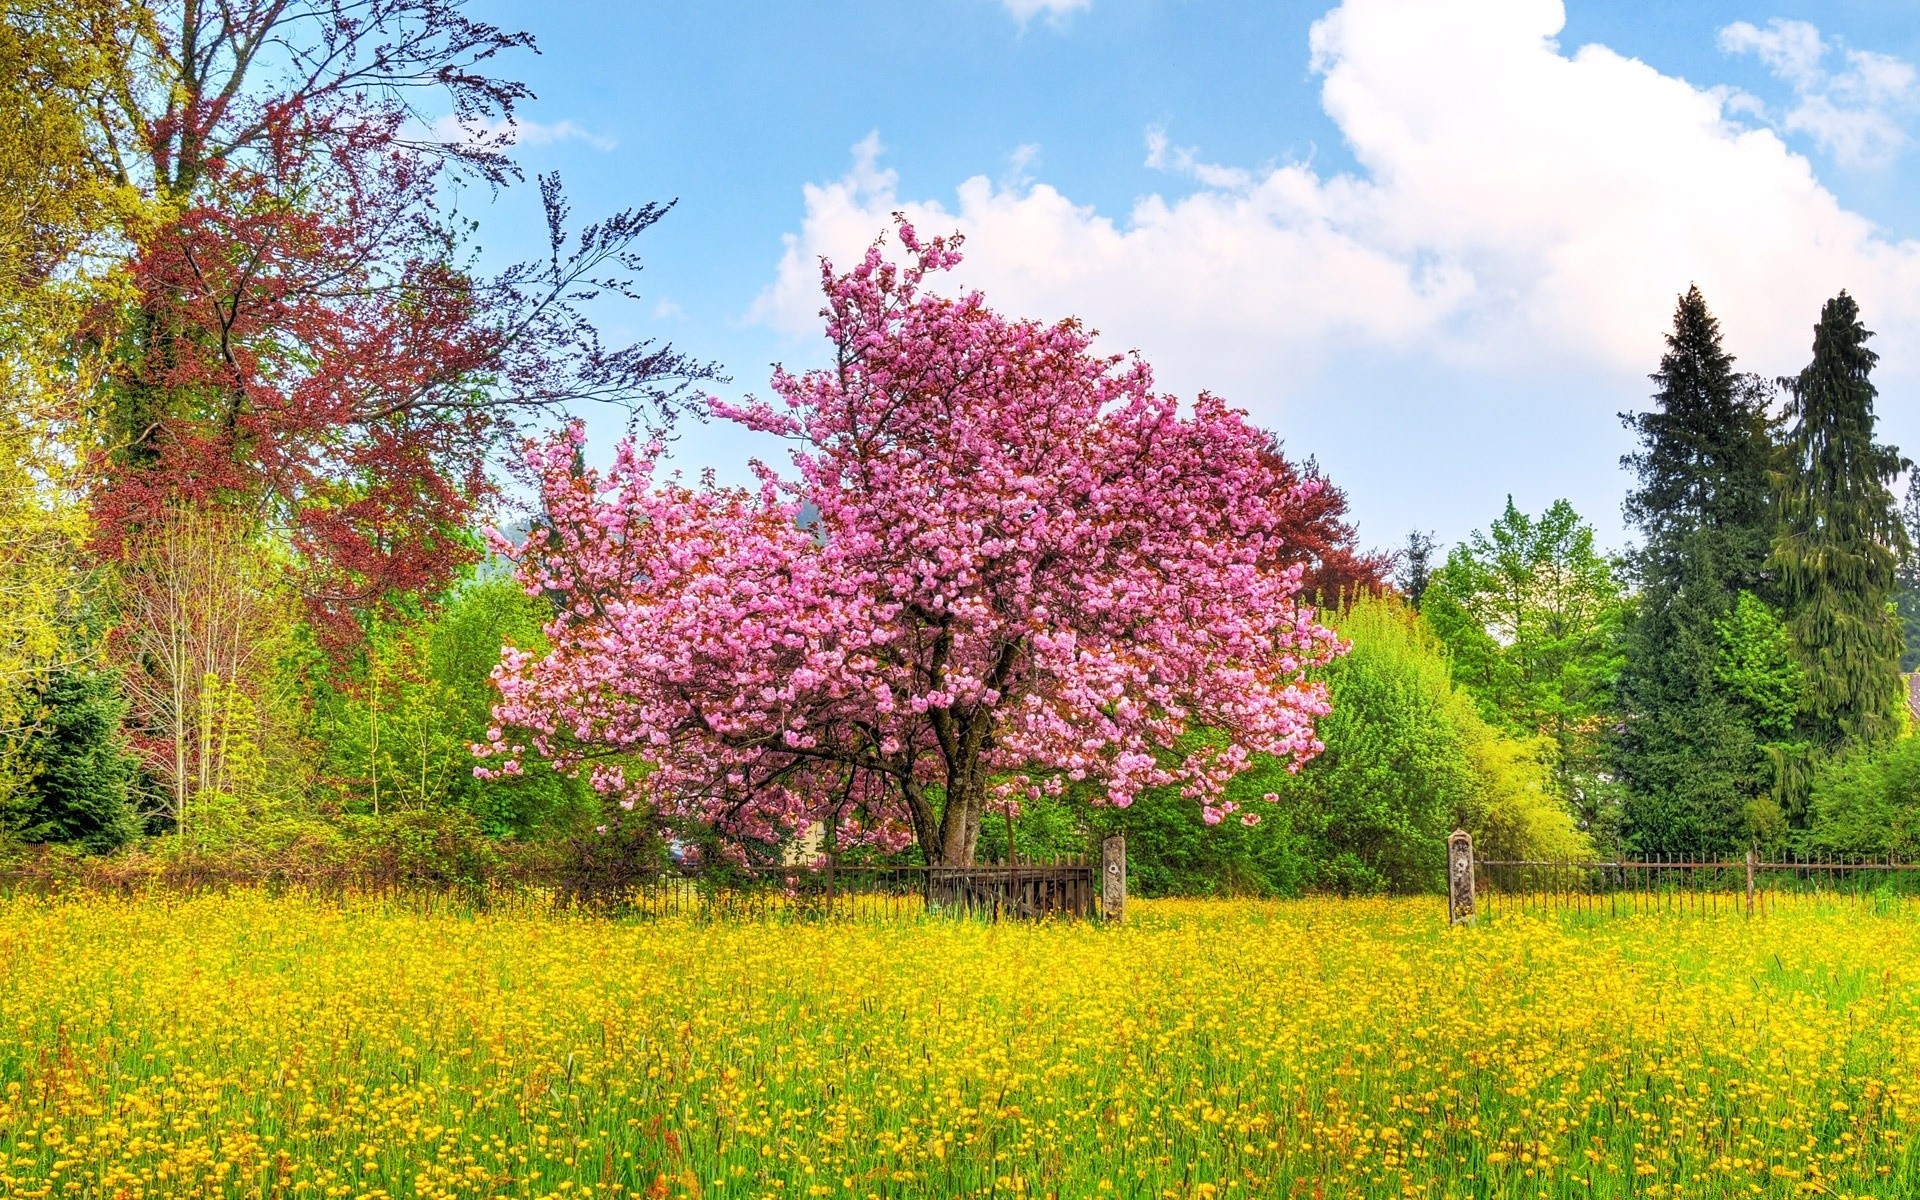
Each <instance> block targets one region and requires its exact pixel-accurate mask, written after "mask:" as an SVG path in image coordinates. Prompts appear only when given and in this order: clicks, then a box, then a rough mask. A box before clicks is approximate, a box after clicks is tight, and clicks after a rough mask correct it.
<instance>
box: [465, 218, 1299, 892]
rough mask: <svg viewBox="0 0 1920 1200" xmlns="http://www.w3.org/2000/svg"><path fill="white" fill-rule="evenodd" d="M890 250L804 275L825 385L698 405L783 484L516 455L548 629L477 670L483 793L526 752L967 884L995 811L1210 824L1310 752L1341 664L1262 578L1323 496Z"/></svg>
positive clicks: (928, 250) (646, 450)
mask: <svg viewBox="0 0 1920 1200" xmlns="http://www.w3.org/2000/svg"><path fill="white" fill-rule="evenodd" d="M899 236H900V240H901V242H902V243H903V245H904V246H905V248H906V250H907V252H908V255H909V257H908V261H907V262H906V264H905V265H904V266H902V265H897V264H895V263H893V262H891V261H888V260H887V259H886V258H885V257H884V256H883V255H882V253H881V250H880V247H879V246H877V245H876V246H875V247H874V248H873V249H872V250H871V251H870V252H869V253H868V254H867V256H866V258H865V260H864V261H863V262H862V263H861V264H860V265H859V266H858V267H857V268H855V269H854V270H853V271H851V272H850V273H848V274H845V275H840V276H836V275H834V274H833V272H832V270H831V268H830V267H827V266H826V265H825V264H823V278H824V280H825V285H826V293H827V308H826V310H825V315H826V317H827V336H828V338H829V339H830V340H831V342H832V344H833V348H834V359H833V365H832V366H831V367H830V368H828V369H825V370H820V371H812V372H808V373H806V374H803V375H789V374H786V373H784V372H780V373H776V375H775V377H774V381H773V386H774V390H775V391H776V392H777V393H778V394H779V396H780V398H781V399H782V400H783V401H784V403H783V404H782V405H781V406H779V407H778V408H776V407H774V406H770V405H765V404H754V405H749V406H747V407H744V408H731V407H727V406H724V405H718V404H716V408H717V409H718V411H719V412H720V414H721V415H723V416H726V417H730V418H732V419H734V420H737V421H739V422H741V423H743V424H745V425H748V426H750V427H752V428H754V429H757V430H762V431H767V432H771V433H774V434H777V435H779V436H782V437H785V438H789V439H791V440H792V441H793V442H794V443H795V446H796V449H795V451H794V454H793V464H794V467H795V470H796V476H795V477H794V478H791V479H781V478H778V477H776V476H775V474H774V473H773V472H772V471H771V470H770V469H768V468H765V467H761V468H760V474H761V478H762V484H761V486H760V487H759V488H758V489H757V490H727V489H719V488H714V487H711V486H702V487H697V488H693V487H687V486H684V485H682V484H680V483H679V482H676V481H668V482H661V481H659V480H657V479H656V478H655V458H656V452H657V447H653V448H650V447H643V446H635V445H633V444H631V443H627V444H623V445H622V446H621V447H620V449H619V451H618V453H617V455H616V458H615V462H614V464H613V466H612V468H611V469H610V470H609V471H608V472H606V473H605V474H604V475H603V474H601V473H598V472H594V471H587V470H583V469H581V468H580V467H579V465H578V461H577V455H578V450H579V446H580V440H581V435H580V433H579V431H578V428H577V427H576V428H575V429H574V430H573V432H572V433H571V435H570V436H567V437H562V438H560V439H557V440H555V441H553V442H550V443H547V444H545V445H543V446H540V447H537V448H536V449H535V450H534V451H533V453H532V463H533V465H534V467H535V468H536V470H537V474H538V476H539V480H540V485H541V494H542V499H543V501H544V504H545V509H546V519H545V520H544V521H543V522H542V523H541V525H540V526H539V527H538V528H536V529H535V531H534V532H533V534H532V536H531V537H529V538H528V539H527V540H526V542H525V543H524V544H523V545H522V546H520V547H519V548H517V549H515V550H514V551H513V553H515V555H516V556H517V558H518V560H519V564H518V565H519V571H520V578H521V580H522V581H523V582H524V583H525V585H526V586H527V587H528V588H529V589H530V590H533V591H536V592H540V593H544V594H547V595H550V596H552V597H554V598H555V599H556V601H557V604H558V612H559V615H558V616H557V617H556V619H555V620H554V622H553V623H552V625H551V626H550V628H549V630H548V633H549V635H550V638H551V643H552V650H551V651H550V652H549V653H547V654H545V655H543V656H538V657H536V656H534V655H532V654H529V653H526V652H515V651H509V653H508V654H507V656H506V659H505V661H504V662H503V664H502V667H501V668H500V670H499V671H498V672H497V673H496V678H497V679H498V681H499V685H500V689H501V693H502V696H501V702H500V704H499V706H498V707H497V709H496V715H497V719H498V723H499V725H500V728H499V729H498V730H496V731H494V733H493V735H492V737H491V742H490V744H489V745H487V746H485V747H482V748H481V750H482V752H483V753H484V754H487V755H490V756H492V757H493V758H494V759H495V762H494V763H493V764H492V765H487V766H483V768H482V770H483V771H496V770H497V771H503V772H508V773H511V772H514V771H516V770H518V769H519V766H520V761H521V759H522V757H523V756H524V755H525V754H527V753H530V752H531V753H537V754H541V755H545V756H549V757H551V758H553V759H554V760H556V761H557V762H558V763H559V764H560V765H562V766H563V767H567V768H574V769H581V768H586V769H589V770H590V771H591V773H592V778H593V780H594V782H595V784H596V785H597V786H599V787H600V788H601V789H602V790H604V791H606V792H609V793H613V794H617V795H619V796H620V797H621V798H622V799H623V801H624V802H625V803H627V804H629V805H633V804H639V803H645V804H647V805H649V806H652V807H653V808H654V809H655V810H656V811H660V812H664V813H667V814H671V815H676V816H680V817H689V818H694V819H697V820H699V821H701V822H704V823H707V824H709V825H711V826H713V827H715V828H717V829H718V830H719V831H720V832H721V833H722V834H724V835H726V836H728V837H730V838H732V839H735V845H745V844H747V843H752V842H761V843H767V842H774V841H777V840H779V839H781V838H782V837H784V836H787V835H790V834H792V833H794V832H796V831H798V830H801V829H804V828H805V827H807V826H809V825H811V824H812V823H814V822H823V823H825V824H826V825H827V826H828V827H829V828H830V829H832V830H833V831H834V836H835V838H836V839H837V840H838V841H839V842H840V843H841V844H845V843H846V842H848V841H850V840H856V839H859V840H865V841H869V842H875V843H879V844H882V845H887V846H894V847H897V846H901V845H904V844H906V843H908V842H910V841H911V842H917V843H918V844H919V846H920V848H921V849H922V851H923V852H924V854H925V856H926V858H927V860H928V861H929V862H931V863H936V864H952V865H962V864H967V863H970V862H972V861H973V857H974V850H975V846H976V843H977V839H978V836H979V831H980V826H981V820H982V817H983V815H984V814H985V812H986V811H987V809H988V807H989V804H990V803H992V802H993V801H995V800H996V799H997V800H999V801H1001V802H1004V803H1018V802H1019V800H1020V799H1021V798H1022V797H1031V796H1037V795H1039V794H1041V793H1044V792H1059V791H1061V790H1063V789H1064V787H1065V785H1066V784H1067V783H1068V782H1069V781H1080V780H1089V781H1093V782H1095V783H1097V784H1103V785H1104V788H1103V789H1101V790H1100V791H1099V794H1100V796H1101V798H1102V800H1103V801H1104V802H1105V803H1111V804H1115V805H1125V804H1128V803H1130V802H1131V801H1132V800H1133V798H1134V797H1135V796H1136V795H1137V794H1138V793H1139V792H1140V790H1141V789H1142V788H1146V787H1155V786H1163V785H1176V786H1178V787H1180V788H1182V789H1183V790H1184V791H1185V792H1186V793H1187V794H1188V795H1189V796H1191V797H1192V798H1193V799H1194V800H1195V801H1196V802H1198V803H1199V804H1201V805H1202V806H1203V811H1204V814H1205V816H1206V818H1207V819H1208V820H1209V821H1218V820H1220V819H1221V818H1222V817H1224V816H1225V815H1227V814H1229V813H1231V812H1232V811H1234V807H1235V806H1234V804H1233V803H1232V802H1231V801H1228V800H1225V799H1224V798H1223V791H1224V787H1225V784H1226V782H1227V780H1228V779H1229V778H1231V777H1232V776H1233V775H1235V774H1236V773H1238V772H1239V771H1240V770H1242V769H1243V768H1244V767H1245V766H1246V765H1247V763H1248V761H1249V758H1250V756H1252V755H1254V754H1256V753H1264V754H1271V755H1275V756H1278V757H1279V758H1281V759H1283V760H1286V761H1288V762H1290V763H1293V764H1299V763H1301V762H1303V761H1305V760H1306V759H1307V758H1309V757H1310V756H1311V755H1313V754H1314V753H1315V752H1316V751H1317V750H1318V749H1319V743H1318V742H1317V741H1316V740H1315V737H1314V726H1313V721H1314V717H1315V716H1316V715H1317V714H1319V713H1322V712H1324V711H1326V699H1325V693H1324V691H1323V689H1322V687H1321V686H1320V685H1319V684H1316V683H1311V682H1307V681H1306V680H1305V678H1304V673H1305V672H1306V671H1307V669H1308V668H1310V667H1312V666H1313V665H1315V664H1318V663H1322V662H1325V661H1326V660H1327V659H1328V657H1329V656H1330V655H1331V654H1332V653H1333V652H1334V650H1335V648H1336V647H1335V642H1334V639H1333V637H1332V635H1331V634H1330V633H1329V632H1328V631H1327V630H1326V629H1324V628H1322V627H1321V626H1319V625H1318V624H1316V623H1315V622H1314V620H1313V614H1312V612H1311V610H1309V609H1306V608H1304V607H1302V606H1301V605H1300V604H1299V603H1298V602H1297V600H1296V595H1297V593H1298V591H1299V584H1300V575H1301V568H1300V567H1299V566H1297V565H1296V566H1291V567H1281V566H1278V565H1277V563H1276V561H1275V560H1276V555H1277V553H1278V551H1279V549H1280V547H1279V544H1278V542H1279V534H1278V531H1279V530H1280V529H1281V528H1282V527H1283V526H1284V524H1285V523H1286V521H1287V520H1288V518H1289V515H1290V514H1291V513H1292V512H1293V511H1294V509H1295V508H1296V506H1298V505H1300V504H1302V503H1304V502H1306V501H1308V500H1310V499H1311V498H1312V496H1313V495H1315V494H1316V493H1317V492H1318V490H1319V484H1318V483H1316V482H1313V481H1299V480H1295V481H1292V482H1291V483H1289V482H1287V481H1285V480H1283V479H1282V478H1281V477H1280V475H1279V474H1277V473H1276V470H1275V468H1274V465H1273V463H1272V462H1271V460H1270V458H1269V457H1268V456H1267V454H1266V451H1267V448H1268V441H1267V439H1266V437H1265V435H1263V434H1262V433H1261V431H1259V430H1258V429H1255V428H1254V427H1252V426H1250V425H1249V424H1248V423H1247V422H1246V421H1245V420H1244V419H1243V418H1242V416H1241V414H1239V413H1238V412H1235V411H1234V410H1231V409H1229V408H1227V407H1226V406H1225V405H1224V404H1222V403H1221V402H1220V401H1218V400H1216V399H1214V398H1213V397H1210V396H1205V395H1202V396H1201V397H1200V398H1199V399H1198V400H1197V401H1195V402H1194V403H1193V405H1192V407H1191V412H1190V413H1186V414H1183V413H1182V411H1181V406H1180V404H1179V403H1178V402H1177V401H1176V400H1175V399H1174V398H1173V397H1170V396H1166V395H1160V394H1156V393H1155V392H1154V391H1153V389H1152V380H1151V376H1150V373H1149V371H1148V369H1147V367H1146V365H1145V364H1144V363H1141V362H1139V361H1138V360H1127V359H1120V358H1103V357H1099V356H1096V355H1094V354H1093V353H1091V352H1090V350H1089V335H1088V334H1087V333H1086V332H1085V331H1084V330H1083V329H1082V328H1081V327H1080V326H1079V325H1078V324H1077V323H1076V322H1073V321H1064V322H1061V323H1059V324H1056V325H1050V326H1049V325H1041V324H1038V323H1034V322H1022V321H1011V320H1008V319H1006V318H1004V317H1002V316H1000V315H999V314H997V313H995V312H994V311H992V310H991V309H989V308H988V307H987V306H986V303H985V301H984V299H983V298H982V297H981V296H980V295H979V294H978V293H970V294H967V295H963V296H960V297H958V298H942V297H939V296H936V295H933V294H930V293H928V292H925V291H923V290H922V287H921V285H922V281H923V279H924V277H925V276H926V275H927V274H928V273H929V272H932V271H937V270H941V269H944V268H946V267H948V266H950V265H951V264H952V263H953V262H955V261H956V260H957V257H958V255H957V252H956V248H955V247H954V246H953V245H950V244H949V243H947V242H946V241H944V240H940V239H936V240H933V241H930V242H922V241H921V240H920V239H919V238H918V237H917V236H916V235H915V233H914V231H913V229H912V228H911V227H910V226H908V225H906V224H905V223H904V222H902V223H901V225H900V228H899ZM1202 726H1204V727H1206V728H1208V729H1210V730H1213V731H1216V732H1217V734H1218V735H1220V736H1218V737H1216V738H1213V739H1209V740H1208V743H1207V745H1205V746H1204V747H1202V748H1200V749H1198V750H1196V751H1194V752H1192V753H1189V754H1186V755H1184V756H1174V755H1169V754H1166V753H1164V751H1165V750H1166V749H1167V748H1168V747H1171V746H1173V745H1174V743H1175V741H1176V740H1177V739H1179V738H1180V736H1181V735H1182V734H1183V733H1185V732H1186V731H1187V730H1189V729H1193V728H1196V727H1202ZM636 759H638V760H644V761H645V762H646V763H647V764H648V765H649V768H650V769H648V770H646V771H644V772H641V771H632V772H629V771H626V770H623V769H622V766H623V763H625V762H631V761H633V760H636ZM1242 819H1243V820H1249V821H1250V820H1254V819H1257V815H1256V814H1253V813H1247V814H1244V815H1243V818H1242Z"/></svg>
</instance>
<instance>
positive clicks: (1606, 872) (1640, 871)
mask: <svg viewBox="0 0 1920 1200" xmlns="http://www.w3.org/2000/svg"><path fill="white" fill-rule="evenodd" d="M1473 891H1474V897H1475V902H1474V907H1475V909H1476V910H1477V911H1479V912H1490V913H1497V912H1501V911H1503V910H1522V911H1525V910H1536V911H1578V912H1594V913H1611V914H1620V913H1641V912H1680V913H1689V912H1692V913H1709V914H1710V913H1721V912H1727V913H1744V914H1746V915H1749V916H1751V915H1755V914H1760V913H1764V912H1765V911H1766V910H1767V909H1768V907H1770V906H1771V905H1774V904H1777V903H1781V902H1782V901H1787V900H1792V901H1799V900H1804V899H1809V898H1815V899H1827V900H1835V901H1841V902H1846V903H1853V904H1858V905H1861V906H1869V905H1871V906H1885V905H1889V904H1900V903H1905V902H1909V901H1916V900H1920V863H1909V862H1898V861H1895V860H1892V859H1884V860H1882V859H1870V858H1851V857H1844V856H1823V855H1815V854H1808V855H1800V854H1781V855H1777V856H1771V857H1765V858H1763V857H1762V856H1760V855H1759V854H1757V853H1755V854H1749V855H1747V856H1746V857H1743V858H1691V857H1684V856H1654V857H1650V858H1643V859H1616V860H1613V861H1599V860H1575V859H1565V860H1499V859H1480V858H1475V859H1474V860H1473Z"/></svg>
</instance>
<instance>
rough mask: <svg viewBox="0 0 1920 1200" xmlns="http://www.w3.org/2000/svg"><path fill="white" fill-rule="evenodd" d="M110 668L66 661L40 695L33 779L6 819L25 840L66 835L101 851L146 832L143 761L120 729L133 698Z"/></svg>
mask: <svg viewBox="0 0 1920 1200" xmlns="http://www.w3.org/2000/svg"><path fill="white" fill-rule="evenodd" d="M116 684H117V680H115V679H114V677H113V676H112V675H110V674H107V673H105V672H96V671H84V670H80V669H75V668H71V667H68V668H63V669H61V670H58V671H56V672H54V673H53V675H52V676H51V677H50V678H49V679H48V680H47V682H46V685H45V687H44V688H42V689H41V692H40V696H39V702H40V704H39V707H40V718H39V720H38V721H37V722H36V724H35V728H34V733H33V736H32V737H31V738H30V739H28V741H27V744H26V747H25V753H24V756H23V757H24V760H25V761H24V766H25V776H26V785H25V787H24V788H23V789H22V791H21V792H20V793H19V794H18V795H16V796H15V797H14V798H13V799H11V800H10V801H9V802H8V803H7V804H5V805H4V806H0V823H4V827H5V830H6V832H7V833H8V834H9V835H10V836H12V837H14V838H17V839H19V840H20V841H23V842H60V843H67V844H71V845H75V846H79V847H81V848H83V849H86V850H89V851H93V852H95V853H100V852H104V851H108V850H114V849H118V848H119V847H120V846H123V845H125V844H126V843H128V842H130V841H132V840H133V838H134V837H135V836H136V835H137V834H138V833H139V823H138V822H137V820H136V819H135V817H134V811H133V801H132V796H131V786H132V783H133V774H134V768H135V765H136V760H135V759H134V757H133V755H132V754H131V753H130V752H129V751H128V749H127V746H126V740H125V737H124V736H123V734H122V733H121V729H120V722H121V720H122V718H124V717H125V715H126V711H127V702H126V700H125V699H124V698H123V697H122V696H121V694H120V691H119V689H118V687H117V686H116Z"/></svg>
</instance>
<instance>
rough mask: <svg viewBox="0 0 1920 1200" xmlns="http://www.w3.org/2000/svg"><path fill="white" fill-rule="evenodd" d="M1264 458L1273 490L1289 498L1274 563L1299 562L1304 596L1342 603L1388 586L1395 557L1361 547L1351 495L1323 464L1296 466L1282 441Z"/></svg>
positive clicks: (1279, 564) (1283, 565) (1312, 462)
mask: <svg viewBox="0 0 1920 1200" xmlns="http://www.w3.org/2000/svg"><path fill="white" fill-rule="evenodd" d="M1265 458H1266V463H1267V466H1268V467H1269V468H1270V469H1272V471H1273V473H1274V482H1273V485H1272V486H1273V488H1274V490H1275V491H1276V492H1277V493H1278V494H1279V495H1281V496H1283V497H1285V498H1286V499H1285V501H1284V505H1285V507H1284V513H1285V515H1284V517H1283V518H1282V520H1281V523H1280V528H1279V533H1278V537H1279V550H1278V552H1277V553H1276V554H1275V555H1274V558H1273V562H1274V564H1275V565H1278V566H1281V567H1290V566H1293V565H1294V564H1296V563H1297V564H1299V565H1300V567H1301V568H1302V569H1303V571H1304V574H1302V575H1301V577H1300V593H1301V595H1303V596H1305V597H1307V598H1309V599H1311V600H1312V601H1313V602H1314V603H1315V604H1324V605H1338V604H1340V603H1342V602H1344V601H1345V600H1346V599H1348V598H1350V597H1353V596H1357V595H1359V594H1361V593H1362V592H1378V591H1380V590H1381V589H1382V588H1384V587H1386V586H1387V573H1388V569H1389V568H1390V567H1391V565H1392V562H1393V559H1392V556H1391V555H1388V554H1380V553H1373V552H1368V551H1364V550H1361V549H1360V548H1359V534H1358V533H1357V532H1356V531H1355V530H1354V527H1353V525H1352V524H1351V523H1349V522H1348V521H1347V519H1346V515H1347V494H1346V493H1345V492H1343V491H1341V490H1340V489H1339V488H1337V487H1335V486H1333V484H1332V483H1330V482H1329V481H1328V480H1327V478H1326V476H1325V475H1324V474H1322V473H1321V470H1320V464H1319V463H1318V462H1316V461H1314V460H1313V459H1311V458H1309V459H1307V461H1306V462H1305V464H1303V465H1302V466H1298V467H1296V466H1295V465H1294V464H1293V463H1292V462H1291V461H1289V460H1288V459H1287V457H1286V456H1285V455H1284V454H1282V453H1281V447H1280V443H1279V441H1278V439H1275V440H1274V442H1273V445H1272V447H1271V448H1270V449H1269V450H1268V451H1267V453H1266V455H1265ZM1302 484H1308V485H1317V486H1308V487H1302V486H1301V485H1302Z"/></svg>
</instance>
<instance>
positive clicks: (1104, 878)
mask: <svg viewBox="0 0 1920 1200" xmlns="http://www.w3.org/2000/svg"><path fill="white" fill-rule="evenodd" d="M1100 915H1101V917H1103V918H1105V919H1106V920H1109V921H1123V920H1125V919H1126V916H1127V835H1126V834H1124V833H1116V834H1113V835H1112V836H1110V837H1106V838H1103V839H1101V842H1100Z"/></svg>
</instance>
